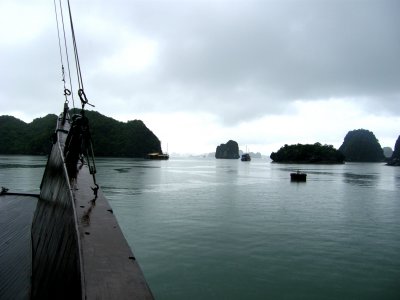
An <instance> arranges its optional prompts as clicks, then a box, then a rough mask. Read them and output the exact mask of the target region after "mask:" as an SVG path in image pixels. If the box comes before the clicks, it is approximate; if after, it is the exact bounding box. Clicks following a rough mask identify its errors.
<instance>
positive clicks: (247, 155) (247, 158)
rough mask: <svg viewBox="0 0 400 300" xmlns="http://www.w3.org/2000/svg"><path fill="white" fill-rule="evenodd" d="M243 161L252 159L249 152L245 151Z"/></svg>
mask: <svg viewBox="0 0 400 300" xmlns="http://www.w3.org/2000/svg"><path fill="white" fill-rule="evenodd" d="M240 160H241V161H251V157H250V154H249V153H243V154H242V158H241V159H240Z"/></svg>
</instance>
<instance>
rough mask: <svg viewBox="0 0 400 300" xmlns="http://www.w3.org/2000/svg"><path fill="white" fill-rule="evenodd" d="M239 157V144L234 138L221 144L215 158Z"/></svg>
mask: <svg viewBox="0 0 400 300" xmlns="http://www.w3.org/2000/svg"><path fill="white" fill-rule="evenodd" d="M239 157H240V156H239V145H238V143H237V142H235V141H233V140H229V141H228V142H227V143H226V144H221V145H219V146H218V147H217V149H216V151H215V158H223V159H238V158H239Z"/></svg>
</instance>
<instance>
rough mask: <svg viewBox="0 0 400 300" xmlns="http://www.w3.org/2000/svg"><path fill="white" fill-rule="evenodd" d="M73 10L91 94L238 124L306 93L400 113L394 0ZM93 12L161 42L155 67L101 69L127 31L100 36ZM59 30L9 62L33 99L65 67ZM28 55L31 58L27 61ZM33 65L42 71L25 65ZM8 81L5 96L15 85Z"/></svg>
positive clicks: (175, 1)
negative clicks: (89, 23)
mask: <svg viewBox="0 0 400 300" xmlns="http://www.w3.org/2000/svg"><path fill="white" fill-rule="evenodd" d="M73 11H74V12H76V13H74V18H75V23H76V30H77V38H78V47H79V51H80V57H81V62H82V68H83V72H84V76H85V78H84V79H85V82H86V84H87V89H88V88H90V89H89V93H90V95H92V97H93V98H94V99H104V98H107V100H110V101H111V99H112V98H113V97H115V98H118V99H122V102H123V101H125V102H126V103H125V104H124V105H125V107H126V108H128V107H130V108H132V107H134V108H135V109H137V110H142V111H146V110H157V111H160V110H161V111H176V110H181V111H185V110H191V111H192V110H198V111H204V112H210V113H214V114H217V115H220V116H221V119H222V120H223V121H224V122H227V123H233V122H237V121H242V120H249V119H252V118H257V117H260V116H262V115H265V114H271V113H280V112H283V111H284V110H285V109H286V107H287V105H288V104H290V103H291V102H292V101H294V100H297V99H305V100H308V101H312V100H313V99H328V98H335V97H345V98H354V99H359V100H358V101H359V104H360V106H361V105H363V106H365V109H376V107H379V108H380V109H379V110H375V111H381V112H382V113H386V111H388V110H389V111H392V112H393V111H394V110H393V107H394V105H396V103H399V100H400V90H399V89H400V88H399V85H398V83H399V82H400V58H399V55H398V53H400V18H399V12H400V2H398V1H395V0H393V1H389V0H383V1H378V0H376V1H375V0H374V1H372V0H370V1H368V0H367V1H357V0H353V1H342V0H337V1H317V0H308V1H306V0H303V1H301V0H300V1H294V0H293V1H291V0H288V1H268V0H259V1H257V0H249V1H247V0H246V1H244V0H243V1H239V0H236V1H221V0H219V1H200V0H199V1H183V0H182V1H179V0H169V1H160V0H154V1H122V0H121V1H118V0H116V1H107V2H106V1H103V2H102V3H98V2H97V1H85V2H82V3H74V4H73ZM89 13H90V14H92V15H96V16H98V17H99V18H101V19H102V20H104V22H106V23H109V24H114V25H116V26H115V28H117V29H120V30H129V31H132V32H135V33H139V34H142V35H144V36H147V37H149V38H150V39H153V40H155V41H157V43H158V45H159V51H160V52H159V57H158V61H157V65H156V66H155V68H153V69H150V70H148V71H147V72H145V73H141V74H140V73H139V74H128V75H126V74H125V75H118V74H117V75H116V74H107V73H104V72H101V71H100V70H99V69H98V64H99V62H101V61H102V59H104V58H107V57H109V56H110V55H112V54H113V53H114V52H115V51H116V49H117V48H118V47H119V43H118V39H117V37H116V36H117V35H118V32H113V31H112V30H103V31H101V32H97V33H96V34H93V32H91V31H90V30H87V29H86V28H85V26H84V25H85V22H84V21H82V20H85V19H84V18H87V16H88V14H89ZM51 30H53V29H50V28H49V29H48V31H47V32H46V33H44V34H47V36H45V37H42V39H43V40H41V41H37V43H34V44H32V45H30V46H28V47H27V48H25V49H24V50H21V53H20V54H18V56H16V57H17V60H20V59H19V58H18V57H22V59H21V60H20V61H19V62H24V60H25V59H26V62H25V63H24V65H20V64H18V61H15V62H7V61H4V60H5V59H4V58H0V59H2V60H3V61H2V65H3V64H5V65H6V66H7V68H8V69H10V70H11V69H13V68H14V69H15V68H16V69H17V70H15V71H17V72H18V74H23V75H22V77H24V78H22V79H21V80H23V82H24V84H23V85H22V86H24V88H25V87H26V91H25V92H24V93H23V97H26V99H28V98H29V94H30V93H31V94H33V93H36V94H35V95H36V96H38V97H40V98H43V97H45V94H44V93H43V90H41V89H40V88H38V87H39V86H41V84H43V82H48V81H49V80H51V79H50V77H53V78H54V74H55V73H54V70H53V69H54V68H55V67H54V65H56V67H58V65H59V62H58V61H57V59H58V57H57V56H56V55H54V54H55V53H57V51H58V50H57V48H56V42H55V41H54V39H55V35H54V34H53V33H51V32H53V31H51ZM54 30H55V29H54ZM39 42H40V43H39ZM43 45H54V47H53V46H49V47H48V49H43ZM22 52H25V55H23V53H22ZM51 52H54V53H53V54H51ZM2 53H3V54H4V51H2ZM28 53H29V56H30V59H28V58H24V57H27V55H28ZM32 54H33V56H34V57H39V56H40V55H42V56H43V55H46V62H45V63H39V61H41V60H40V59H38V60H37V61H36V60H35V61H34V62H33V63H32V61H31V60H32ZM3 56H4V55H3ZM7 56H8V54H7ZM26 64H28V65H29V64H30V66H31V67H30V69H33V70H35V73H36V74H39V75H38V76H35V75H34V74H30V73H29V71H25V70H26V69H27V68H25V66H26ZM50 64H51V66H50ZM57 70H58V69H57ZM3 76H4V75H3ZM32 78H34V80H30V79H32ZM29 81H31V82H32V83H30V84H31V86H29ZM53 81H54V79H53ZM7 82H8V83H7ZM0 84H1V86H0V87H1V90H2V91H3V92H4V90H5V89H7V86H6V85H9V84H11V85H12V83H11V82H10V80H6V81H4V80H2V83H0ZM20 86H21V85H19V86H15V88H18V87H20ZM52 93H55V91H54V92H52ZM377 103H379V104H377Z"/></svg>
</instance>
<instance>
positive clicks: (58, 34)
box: [53, 0, 68, 102]
mask: <svg viewBox="0 0 400 300" xmlns="http://www.w3.org/2000/svg"><path fill="white" fill-rule="evenodd" d="M53 2H54V13H55V15H56V23H57V36H58V48H59V50H60V60H61V72H62V81H63V83H64V91H65V89H66V86H65V72H64V61H63V56H62V49H61V39H60V28H59V26H58V23H59V22H58V12H57V5H56V0H54V1H53ZM64 96H65V101H66V102H67V101H68V100H67V95H66V94H65V93H64Z"/></svg>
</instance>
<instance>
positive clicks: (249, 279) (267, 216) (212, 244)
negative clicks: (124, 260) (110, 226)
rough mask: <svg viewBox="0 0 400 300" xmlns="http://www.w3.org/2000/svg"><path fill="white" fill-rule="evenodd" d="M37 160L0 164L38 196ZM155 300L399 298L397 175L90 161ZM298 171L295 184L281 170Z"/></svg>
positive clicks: (358, 167) (395, 171) (9, 182)
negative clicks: (300, 179)
mask: <svg viewBox="0 0 400 300" xmlns="http://www.w3.org/2000/svg"><path fill="white" fill-rule="evenodd" d="M44 164H45V158H38V157H32V156H0V169H1V173H0V179H1V185H2V186H3V185H4V186H7V187H8V188H10V190H17V191H20V192H34V193H36V192H38V188H39V185H40V180H41V174H42V171H41V169H40V168H41V167H40V165H43V166H44ZM97 169H98V174H97V179H98V182H99V183H100V185H101V187H102V190H103V193H104V194H105V195H106V197H107V198H108V200H109V202H110V204H111V206H112V208H113V210H114V213H115V215H116V216H117V218H118V221H119V224H120V226H121V227H122V230H123V232H124V234H125V236H126V238H127V240H128V242H129V244H130V245H131V247H132V249H133V252H134V253H135V255H136V258H137V260H138V262H139V264H140V266H141V267H142V269H143V271H144V273H145V276H146V279H147V281H148V283H149V285H150V288H151V289H152V292H153V293H154V295H155V298H156V299H174V300H175V299H178V300H179V299H399V298H400V288H399V286H400V218H399V217H398V216H399V215H400V200H399V199H400V197H399V196H400V192H399V191H400V168H394V167H387V166H385V165H384V164H381V163H374V164H372V163H371V164H370V163H365V164H355V163H347V164H344V165H280V164H271V163H270V162H269V161H267V160H256V159H253V160H252V161H251V162H250V163H245V162H241V161H240V160H215V159H174V158H171V159H170V160H169V161H147V160H135V159H120V158H118V159H117V158H98V159H97ZM297 169H301V170H303V171H305V172H307V174H308V177H307V182H306V183H292V182H290V178H289V173H290V172H292V171H295V170H297Z"/></svg>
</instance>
